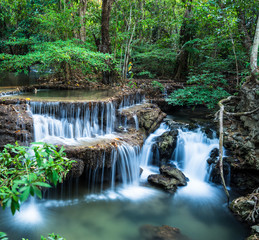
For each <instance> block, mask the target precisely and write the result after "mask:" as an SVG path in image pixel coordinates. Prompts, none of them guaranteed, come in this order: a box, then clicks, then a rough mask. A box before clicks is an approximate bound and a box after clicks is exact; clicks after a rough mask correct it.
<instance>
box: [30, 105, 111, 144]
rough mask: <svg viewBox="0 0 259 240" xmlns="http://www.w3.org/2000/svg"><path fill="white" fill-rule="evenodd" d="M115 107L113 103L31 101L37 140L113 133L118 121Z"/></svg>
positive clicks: (87, 136)
mask: <svg viewBox="0 0 259 240" xmlns="http://www.w3.org/2000/svg"><path fill="white" fill-rule="evenodd" d="M115 107H116V106H115V103H113V102H108V103H105V104H104V103H94V104H93V103H91V102H90V103H80V104H63V103H60V102H47V103H45V102H31V111H32V114H33V120H34V134H35V141H40V140H42V139H45V138H48V137H61V138H70V139H78V138H91V137H95V136H97V135H105V134H111V133H112V132H113V131H114V126H115V122H116V118H115Z"/></svg>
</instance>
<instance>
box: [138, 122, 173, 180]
mask: <svg viewBox="0 0 259 240" xmlns="http://www.w3.org/2000/svg"><path fill="white" fill-rule="evenodd" d="M169 130H170V128H169V127H168V126H167V125H166V124H165V123H161V125H160V126H159V128H158V129H157V130H156V131H155V132H154V133H151V134H150V135H149V137H148V138H147V139H146V141H145V143H144V145H143V147H142V150H141V154H140V167H141V168H142V169H143V173H142V174H141V180H142V181H146V180H147V177H148V175H150V174H152V173H154V172H158V167H154V166H152V164H151V160H152V159H153V146H154V144H156V139H157V138H158V137H159V136H161V135H162V134H163V133H165V132H167V131H169Z"/></svg>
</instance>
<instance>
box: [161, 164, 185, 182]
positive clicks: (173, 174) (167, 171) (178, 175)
mask: <svg viewBox="0 0 259 240" xmlns="http://www.w3.org/2000/svg"><path fill="white" fill-rule="evenodd" d="M160 173H161V174H163V175H164V176H168V177H170V178H174V179H176V180H178V185H179V186H186V185H187V180H188V179H187V177H185V175H184V174H183V173H182V172H181V171H180V170H179V169H177V168H175V167H171V166H161V167H160Z"/></svg>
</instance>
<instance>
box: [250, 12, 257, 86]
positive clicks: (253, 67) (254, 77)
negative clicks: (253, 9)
mask: <svg viewBox="0 0 259 240" xmlns="http://www.w3.org/2000/svg"><path fill="white" fill-rule="evenodd" d="M258 46H259V16H258V17H257V24H256V29H255V36H254V42H253V46H252V51H251V58H250V68H251V75H252V80H254V81H256V80H257V78H258V68H257V54H258Z"/></svg>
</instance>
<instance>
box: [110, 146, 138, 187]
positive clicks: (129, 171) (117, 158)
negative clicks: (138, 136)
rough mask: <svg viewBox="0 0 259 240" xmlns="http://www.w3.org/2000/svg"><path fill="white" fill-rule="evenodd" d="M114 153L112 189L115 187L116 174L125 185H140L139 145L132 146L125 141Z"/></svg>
mask: <svg viewBox="0 0 259 240" xmlns="http://www.w3.org/2000/svg"><path fill="white" fill-rule="evenodd" d="M113 151H114V152H113V154H112V158H113V159H112V162H113V165H112V172H111V175H112V177H111V189H112V190H114V188H115V180H116V175H117V177H118V178H119V179H120V180H121V182H122V184H123V187H126V186H127V185H129V184H130V185H138V183H139V175H140V168H139V152H140V148H139V146H130V145H129V144H126V143H123V144H122V145H119V146H118V148H117V149H116V150H113Z"/></svg>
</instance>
